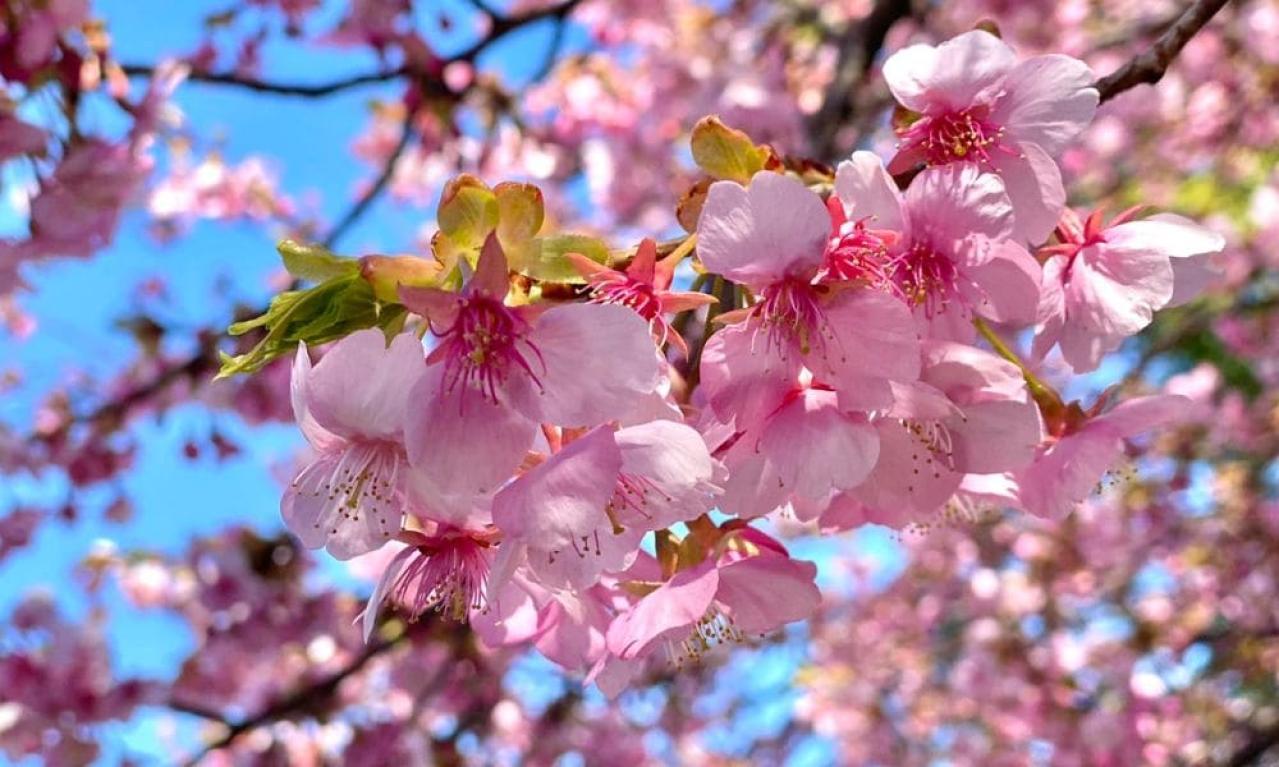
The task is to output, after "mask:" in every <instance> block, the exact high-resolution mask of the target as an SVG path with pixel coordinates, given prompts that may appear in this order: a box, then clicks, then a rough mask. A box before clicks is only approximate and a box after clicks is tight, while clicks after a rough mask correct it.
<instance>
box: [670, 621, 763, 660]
mask: <svg viewBox="0 0 1279 767" xmlns="http://www.w3.org/2000/svg"><path fill="white" fill-rule="evenodd" d="M744 641H746V634H744V633H743V632H742V630H741V629H739V628H737V625H736V624H735V623H734V622H733V619H732V618H731V617H729V616H728V615H726V614H725V613H724V612H722V611H721V610H720V609H719V608H718V607H717V606H715V605H711V607H710V609H709V610H707V611H706V614H705V615H703V616H702V617H701V618H700V619H699V620H698V621H697V624H696V625H694V626H693V631H692V633H690V634H689V636H688V637H687V638H686V639H684V640H683V641H682V642H680V643H679V644H678V645H673V644H669V645H667V654H668V655H669V656H670V658H671V660H672V661H673V662H674V663H675V666H676V668H679V667H680V666H682V665H683V664H684V662H685V661H689V662H692V663H697V662H699V661H700V660H701V659H702V656H704V655H706V653H708V652H710V651H711V650H713V649H715V648H716V647H718V646H719V645H724V644H739V643H741V642H744Z"/></svg>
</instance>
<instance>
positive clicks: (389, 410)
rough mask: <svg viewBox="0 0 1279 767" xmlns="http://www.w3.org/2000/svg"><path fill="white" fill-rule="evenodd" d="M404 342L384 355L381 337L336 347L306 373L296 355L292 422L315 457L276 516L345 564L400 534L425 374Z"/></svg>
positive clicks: (367, 335) (301, 354) (415, 347)
mask: <svg viewBox="0 0 1279 767" xmlns="http://www.w3.org/2000/svg"><path fill="white" fill-rule="evenodd" d="M422 368H423V365H422V351H421V345H420V344H419V343H418V341H417V339H415V338H414V337H413V336H412V335H411V334H401V335H398V336H396V337H395V339H394V340H393V341H392V342H391V345H390V346H389V347H388V346H387V344H386V338H385V336H384V335H383V334H382V331H380V330H376V329H369V330H361V331H358V332H356V333H352V334H351V335H349V336H347V337H346V338H344V339H342V340H341V341H339V342H338V343H337V344H335V345H334V346H333V348H332V349H330V350H329V352H328V353H327V354H325V355H324V357H323V358H322V359H321V360H320V362H319V364H317V365H316V366H315V368H314V369H312V367H311V358H310V356H309V355H308V353H307V350H306V347H305V346H301V347H299V348H298V353H297V357H296V360H295V362H294V364H293V381H292V384H291V389H292V398H293V413H294V417H295V418H296V420H297V423H298V426H299V428H301V430H302V434H303V435H304V436H305V437H306V439H307V442H309V443H310V444H311V447H312V449H314V450H315V453H316V457H315V458H314V459H313V460H312V461H311V462H310V463H309V464H307V466H306V467H305V468H303V469H302V470H301V471H300V472H298V474H297V476H296V477H295V478H294V480H293V482H292V484H291V485H290V486H289V489H288V491H287V492H286V493H285V494H284V498H283V500H282V501H281V503H280V511H281V514H282V515H283V516H284V521H285V523H286V524H287V525H288V526H289V529H290V530H291V531H293V533H294V534H295V535H297V536H298V538H300V539H301V540H302V543H303V544H305V545H306V546H309V547H311V548H319V547H321V546H324V547H326V548H327V549H328V550H329V553H331V554H332V555H333V556H335V557H338V558H339V559H349V558H351V557H354V556H358V555H360V554H364V553H367V552H369V551H372V550H374V549H376V548H378V547H380V546H382V545H383V544H384V543H386V542H387V541H388V540H390V539H391V537H392V536H394V535H395V534H396V533H398V532H399V531H400V525H401V521H402V519H403V516H404V510H403V498H402V495H403V485H404V475H405V473H406V469H407V468H408V467H407V463H406V455H405V450H404V445H403V436H404V435H403V429H404V426H403V425H404V422H405V418H406V410H407V407H408V392H409V390H410V389H411V388H412V387H413V385H414V382H415V381H416V380H417V379H418V378H420V377H421V376H422V374H423V371H422Z"/></svg>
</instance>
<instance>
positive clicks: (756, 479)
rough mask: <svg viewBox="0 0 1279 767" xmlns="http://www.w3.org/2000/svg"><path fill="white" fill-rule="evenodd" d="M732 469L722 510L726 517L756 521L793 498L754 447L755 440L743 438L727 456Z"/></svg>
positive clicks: (774, 470)
mask: <svg viewBox="0 0 1279 767" xmlns="http://www.w3.org/2000/svg"><path fill="white" fill-rule="evenodd" d="M725 463H726V464H727V465H728V467H729V472H728V479H727V480H725V482H724V494H723V496H721V497H720V499H719V508H720V510H721V511H723V512H724V513H725V514H732V515H733V516H736V517H741V518H742V519H754V518H756V517H762V516H764V515H765V514H771V513H772V512H774V511H776V510H778V509H780V508H782V507H784V506H786V503H787V501H788V500H789V499H790V498H791V497H793V496H794V492H793V491H792V490H791V488H789V487H786V486H785V484H784V483H783V482H782V481H781V479H780V477H779V476H778V473H777V469H776V468H775V467H774V466H773V465H772V464H771V463H770V462H769V461H768V460H767V459H766V458H765V457H764V456H763V455H760V454H759V453H757V452H756V451H755V450H754V447H753V440H751V439H750V438H749V437H743V439H742V441H741V442H739V443H738V444H737V445H734V446H733V449H732V450H731V451H729V453H728V455H727V456H725Z"/></svg>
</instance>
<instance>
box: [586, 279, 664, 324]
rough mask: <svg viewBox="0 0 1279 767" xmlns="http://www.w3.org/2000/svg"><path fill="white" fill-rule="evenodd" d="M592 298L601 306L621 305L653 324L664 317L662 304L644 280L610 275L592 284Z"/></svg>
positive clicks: (651, 287)
mask: <svg viewBox="0 0 1279 767" xmlns="http://www.w3.org/2000/svg"><path fill="white" fill-rule="evenodd" d="M590 289H591V298H592V299H593V300H594V301H595V302H596V303H600V304H621V305H622V306H626V307H629V308H631V309H633V310H634V311H635V313H636V314H638V315H639V316H641V317H643V318H644V319H646V320H648V321H649V322H652V321H654V320H656V319H660V318H661V316H662V303H661V301H660V300H658V298H657V295H656V294H655V293H654V292H653V286H652V285H650V284H649V283H647V282H644V281H643V280H636V279H631V278H629V277H621V276H614V275H609V276H605V277H599V278H596V279H595V280H592V282H591V288H590Z"/></svg>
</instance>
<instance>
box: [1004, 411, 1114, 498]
mask: <svg viewBox="0 0 1279 767" xmlns="http://www.w3.org/2000/svg"><path fill="white" fill-rule="evenodd" d="M1122 451H1123V448H1122V445H1121V444H1120V442H1119V439H1118V438H1117V437H1115V436H1113V435H1109V434H1104V433H1098V432H1091V431H1083V432H1080V433H1078V434H1073V435H1071V436H1068V437H1064V438H1063V439H1062V440H1061V441H1060V442H1058V443H1057V444H1056V445H1053V446H1052V447H1051V448H1049V449H1048V451H1047V452H1045V453H1044V454H1043V455H1041V456H1040V457H1039V458H1037V459H1036V460H1035V462H1034V463H1033V464H1031V465H1030V466H1028V467H1026V468H1025V469H1022V470H1020V471H1018V472H1015V473H1014V477H1015V478H1016V479H1017V484H1018V486H1019V488H1020V495H1021V505H1022V507H1023V508H1024V509H1025V510H1026V511H1028V512H1030V513H1031V514H1034V515H1036V516H1040V517H1047V518H1050V519H1064V518H1065V517H1066V516H1068V515H1069V514H1070V513H1071V512H1072V511H1074V510H1075V507H1076V506H1077V505H1078V504H1079V502H1080V501H1082V500H1084V499H1085V498H1087V497H1088V495H1089V494H1090V493H1092V491H1093V489H1094V488H1095V487H1096V486H1097V482H1098V481H1099V480H1100V479H1101V477H1102V475H1103V474H1105V473H1106V472H1107V471H1108V470H1109V469H1110V468H1111V466H1113V465H1114V463H1115V460H1116V459H1117V458H1119V455H1120V453H1121V452H1122Z"/></svg>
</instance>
